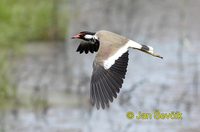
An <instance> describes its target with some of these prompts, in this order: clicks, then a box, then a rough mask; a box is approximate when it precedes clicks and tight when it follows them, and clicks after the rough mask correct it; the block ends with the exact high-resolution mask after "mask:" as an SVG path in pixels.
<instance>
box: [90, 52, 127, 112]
mask: <svg viewBox="0 0 200 132" xmlns="http://www.w3.org/2000/svg"><path fill="white" fill-rule="evenodd" d="M127 65H128V51H127V52H126V53H124V54H123V55H122V56H121V57H119V58H118V59H117V60H116V61H115V63H114V64H113V65H112V66H111V67H110V68H109V69H107V70H106V69H104V67H103V66H102V65H101V64H98V63H97V62H94V63H93V74H92V78H91V84H90V100H91V102H92V104H93V105H96V107H97V109H99V108H100V106H101V107H102V108H103V109H104V108H105V106H107V107H109V102H113V97H114V98H116V97H117V93H119V91H120V88H121V87H122V84H123V79H124V78H125V74H126V71H127Z"/></svg>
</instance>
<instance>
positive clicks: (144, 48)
mask: <svg viewBox="0 0 200 132" xmlns="http://www.w3.org/2000/svg"><path fill="white" fill-rule="evenodd" d="M127 44H128V45H129V47H131V48H133V49H137V50H140V51H142V52H145V53H147V54H150V55H152V56H154V57H158V58H161V59H163V57H162V56H160V55H158V54H155V53H154V51H153V48H152V47H151V46H147V45H141V44H139V43H137V42H135V41H132V40H129V41H128V43H127Z"/></svg>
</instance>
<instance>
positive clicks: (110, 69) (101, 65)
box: [73, 30, 162, 109]
mask: <svg viewBox="0 0 200 132" xmlns="http://www.w3.org/2000/svg"><path fill="white" fill-rule="evenodd" d="M73 38H78V39H83V40H85V41H83V42H81V43H80V45H79V47H78V48H77V51H78V52H80V53H82V52H83V51H85V53H88V52H89V51H90V52H91V53H93V52H94V51H95V52H97V54H96V57H95V60H94V62H93V73H92V78H91V84H90V99H91V102H92V104H93V105H94V104H96V106H97V109H99V108H100V106H101V107H102V108H105V106H109V102H112V101H113V97H114V98H116V97H117V93H119V91H120V88H121V87H122V84H123V79H124V78H125V75H126V71H127V65H128V49H129V48H134V49H138V50H141V51H143V52H146V53H148V54H151V55H153V56H156V57H160V56H159V55H156V54H154V53H153V48H152V47H150V46H146V45H140V44H138V43H136V42H134V41H132V40H130V39H128V38H126V37H124V36H121V35H118V34H116V33H113V32H109V31H105V30H101V31H98V32H96V33H91V32H87V31H83V32H80V33H79V34H77V35H75V36H74V37H73ZM160 58H162V57H160Z"/></svg>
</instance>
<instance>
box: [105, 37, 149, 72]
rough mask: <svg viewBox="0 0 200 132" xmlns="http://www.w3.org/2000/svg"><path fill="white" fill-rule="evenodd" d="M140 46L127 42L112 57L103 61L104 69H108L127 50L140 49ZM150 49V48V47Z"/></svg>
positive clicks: (133, 42)
mask: <svg viewBox="0 0 200 132" xmlns="http://www.w3.org/2000/svg"><path fill="white" fill-rule="evenodd" d="M141 47H142V45H141V44H139V43H137V42H135V41H132V40H129V41H128V42H127V43H126V44H125V45H124V46H123V47H121V48H120V49H119V50H118V51H117V52H116V53H115V54H114V55H112V56H111V57H109V58H108V59H107V60H105V61H104V68H105V69H109V68H110V67H111V66H112V65H113V64H114V63H115V61H116V60H117V59H119V57H120V56H122V55H123V54H124V53H126V52H127V51H128V48H135V49H141ZM151 48H152V47H151Z"/></svg>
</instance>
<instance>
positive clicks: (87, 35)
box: [72, 31, 97, 41]
mask: <svg viewBox="0 0 200 132" xmlns="http://www.w3.org/2000/svg"><path fill="white" fill-rule="evenodd" d="M72 39H82V40H85V41H95V40H97V36H96V35H95V33H94V32H88V31H82V32H80V33H78V34H76V35H74V36H73V37H72Z"/></svg>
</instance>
